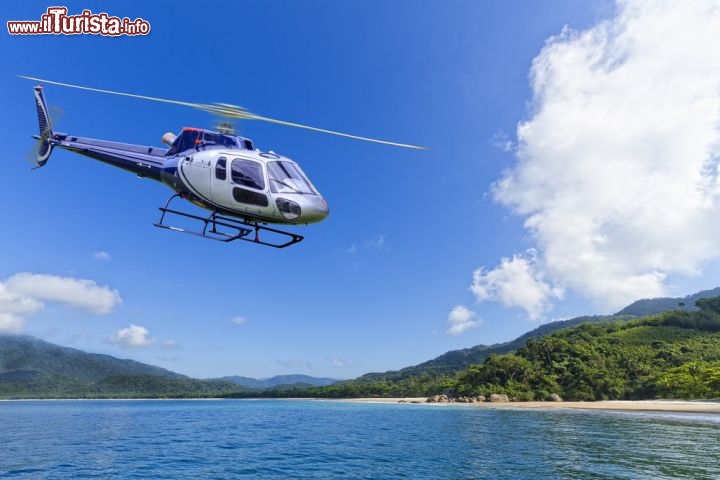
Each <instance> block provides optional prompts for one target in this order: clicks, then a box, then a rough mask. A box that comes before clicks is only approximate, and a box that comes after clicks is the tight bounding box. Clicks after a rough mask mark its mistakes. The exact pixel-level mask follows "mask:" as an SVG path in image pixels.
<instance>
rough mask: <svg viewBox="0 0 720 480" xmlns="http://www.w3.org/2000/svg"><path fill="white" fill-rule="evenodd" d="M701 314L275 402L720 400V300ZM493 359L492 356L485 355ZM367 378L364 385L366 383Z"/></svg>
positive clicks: (616, 326) (636, 323)
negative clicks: (442, 397)
mask: <svg viewBox="0 0 720 480" xmlns="http://www.w3.org/2000/svg"><path fill="white" fill-rule="evenodd" d="M697 305H698V307H699V309H695V310H693V311H685V310H672V311H668V312H664V313H661V314H659V315H654V316H647V317H642V318H631V317H623V318H620V317H604V318H602V319H594V321H591V322H587V321H586V322H581V323H580V324H578V325H575V326H568V322H566V323H564V324H563V326H564V327H566V328H563V329H561V330H556V331H553V332H550V333H548V334H546V335H538V336H537V337H535V336H533V335H526V336H525V340H526V341H525V342H524V343H523V344H522V345H521V346H520V347H519V348H518V349H517V351H516V352H515V353H505V354H497V353H495V354H491V355H489V356H487V357H486V358H485V360H484V361H483V362H481V363H480V364H478V365H472V366H470V367H468V368H466V369H464V370H462V371H459V372H456V373H455V374H453V375H414V376H408V377H406V378H403V379H395V380H387V379H385V380H375V381H369V380H364V381H359V380H360V379H358V380H354V381H348V382H339V383H336V384H334V385H330V386H328V387H322V388H310V389H306V390H304V391H297V390H296V391H292V392H290V391H279V390H278V391H275V392H267V391H266V392H264V394H265V395H271V394H272V395H275V396H315V397H332V398H338V397H371V396H377V397H404V396H409V397H415V396H429V395H435V394H440V393H445V394H449V395H451V396H453V395H454V396H460V397H477V396H480V395H485V396H486V397H487V396H488V395H491V394H494V393H496V394H505V395H507V396H508V397H510V398H515V399H517V400H546V399H547V398H549V397H550V396H552V395H553V394H555V395H559V396H560V397H562V398H563V399H565V400H603V399H609V400H617V399H653V398H690V399H692V398H702V399H711V398H720V297H713V298H709V299H700V300H698V301H697ZM485 352H487V350H485ZM362 378H365V377H361V379H362Z"/></svg>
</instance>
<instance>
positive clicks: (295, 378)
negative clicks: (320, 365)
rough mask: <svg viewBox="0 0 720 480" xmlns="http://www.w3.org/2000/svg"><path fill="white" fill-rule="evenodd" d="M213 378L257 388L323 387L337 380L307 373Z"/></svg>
mask: <svg viewBox="0 0 720 480" xmlns="http://www.w3.org/2000/svg"><path fill="white" fill-rule="evenodd" d="M213 380H221V381H225V382H231V383H234V384H236V385H242V386H243V387H248V388H255V389H258V390H262V389H266V388H276V387H281V388H283V387H298V388H305V387H325V386H327V385H332V384H333V383H336V382H337V381H338V380H337V379H334V378H318V377H311V376H309V375H300V374H297V375H276V376H274V377H270V378H264V379H257V378H250V377H240V376H237V375H234V376H230V377H220V378H215V379H213Z"/></svg>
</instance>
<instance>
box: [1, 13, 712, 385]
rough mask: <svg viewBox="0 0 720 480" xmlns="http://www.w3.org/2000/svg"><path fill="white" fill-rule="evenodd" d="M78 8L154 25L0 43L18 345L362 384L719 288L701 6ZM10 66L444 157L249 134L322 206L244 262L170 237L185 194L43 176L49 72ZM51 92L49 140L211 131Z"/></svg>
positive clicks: (5, 266) (8, 250) (136, 138)
mask: <svg viewBox="0 0 720 480" xmlns="http://www.w3.org/2000/svg"><path fill="white" fill-rule="evenodd" d="M64 5H65V6H67V8H68V11H69V13H70V14H79V13H80V12H81V11H82V10H83V9H90V10H91V11H92V12H93V13H100V12H107V13H108V14H109V15H116V16H119V17H125V16H127V17H129V18H131V19H135V18H138V17H142V18H143V19H145V20H146V21H148V22H149V23H150V24H151V28H152V30H151V33H150V34H149V35H148V36H138V37H120V38H107V37H101V36H94V35H76V36H60V35H57V36H54V35H46V36H37V37H29V36H11V35H9V34H3V35H2V46H3V50H4V51H5V52H6V58H5V61H4V62H3V63H2V66H0V82H2V87H3V88H2V93H1V95H2V104H3V107H4V108H3V111H4V112H6V113H5V114H4V115H2V116H1V117H0V126H1V127H2V130H3V131H4V132H7V136H6V155H5V156H4V157H5V158H4V162H5V167H4V169H3V174H2V175H0V189H1V191H2V192H3V198H4V200H5V201H4V202H2V203H0V221H1V222H2V225H3V235H2V237H3V241H2V244H1V245H2V248H1V249H0V327H3V326H4V327H3V328H4V329H5V330H7V331H10V330H12V331H17V332H23V333H28V334H31V335H35V336H38V337H40V338H43V339H46V340H48V341H51V342H54V343H58V344H62V345H67V346H72V347H75V348H80V349H83V350H86V351H92V352H100V353H108V354H112V355H115V356H119V357H124V358H132V359H136V360H139V361H143V362H147V363H151V364H156V365H160V366H163V367H166V368H169V369H171V370H174V371H177V372H180V373H185V374H188V375H191V376H196V377H211V376H220V375H230V374H238V375H247V376H255V377H262V376H271V375H274V374H286V373H305V374H310V375H316V376H331V377H336V378H351V377H355V376H358V375H360V374H363V373H366V372H370V371H384V370H388V369H397V368H402V367H405V366H409V365H413V364H416V363H419V362H422V361H425V360H428V359H430V358H433V357H435V356H437V355H439V354H442V353H444V352H446V351H448V350H452V349H457V348H466V347H471V346H474V345H478V344H490V343H495V342H502V341H507V340H510V339H513V338H515V337H517V336H518V335H520V334H522V333H524V332H525V331H527V330H530V329H532V328H535V327H536V326H537V325H538V324H540V323H542V322H547V321H551V320H554V319H560V318H568V317H572V316H576V315H580V314H593V313H607V312H612V311H615V310H617V309H619V308H620V307H621V306H623V305H624V304H625V303H628V302H629V301H631V300H632V299H635V298H641V297H647V296H658V295H684V294H687V293H690V292H693V291H696V290H700V289H705V288H712V287H715V286H717V285H718V284H720V282H719V281H718V278H719V274H720V269H718V263H717V258H718V256H720V252H718V249H717V247H716V246H715V244H717V243H718V242H717V239H718V233H719V232H718V230H717V227H715V226H714V222H713V221H712V220H714V219H715V218H716V216H715V214H716V213H718V185H717V164H716V162H715V159H716V158H717V155H716V151H717V144H718V142H717V140H718V132H717V125H718V121H717V120H718V118H717V110H718V109H717V108H716V105H717V104H718V103H717V98H716V96H717V92H716V91H720V89H717V86H718V85H720V82H718V75H717V71H718V69H717V68H716V67H717V65H715V64H714V63H713V62H715V61H716V60H715V59H714V58H713V57H715V56H716V55H712V54H711V53H709V52H712V50H710V49H709V48H710V46H712V45H717V42H715V40H716V39H715V38H714V35H716V34H715V33H713V32H715V31H718V30H720V29H718V28H715V27H716V26H717V14H716V12H715V13H713V14H709V13H708V11H706V6H705V5H704V4H703V2H698V4H697V5H693V7H692V8H687V9H686V10H685V11H683V12H676V11H672V9H671V7H668V6H655V7H652V8H651V7H641V6H638V5H636V4H635V2H623V3H622V4H621V5H620V6H619V7H618V6H616V5H614V4H613V3H612V2H608V1H599V2H590V1H588V2H576V1H559V0H558V1H550V2H530V1H528V2H500V1H497V2H475V1H450V2H434V1H393V2H382V1H370V2H367V1H365V2H355V1H348V2H331V1H312V2H290V1H273V2H265V1H252V2H212V1H210V2H206V3H204V4H197V3H196V2H195V3H191V2H95V1H91V0H87V1H83V2H75V1H73V2H68V3H65V4H64ZM48 6H50V4H44V3H40V2H23V3H20V2H14V3H12V4H8V5H6V6H5V9H4V15H5V16H6V21H7V20H38V19H39V18H40V16H41V15H42V14H43V13H44V12H45V9H46V8H47V7H48ZM673 8H674V7H673ZM654 25H661V26H663V28H665V32H670V33H679V34H681V35H677V36H676V37H673V36H672V35H669V34H663V32H662V31H658V28H659V27H655V26H654ZM638 32H639V33H638ZM690 33H692V35H691V34H690ZM668 37H673V38H675V40H672V41H670V40H668ZM678 39H680V40H678ZM666 43H669V45H666ZM688 51H691V52H695V53H693V54H689V55H688V54H686V52H688ZM663 52H664V53H663ZM666 57H667V59H666V60H665V58H666ZM672 62H675V63H674V64H673V63H672ZM678 64H681V65H678ZM673 65H676V66H675V67H673ZM16 74H23V75H30V76H37V77H41V78H47V79H51V80H56V81H60V82H67V83H75V84H81V85H87V86H91V87H96V88H103V89H111V90H119V91H125V92H131V93H139V94H144V95H149V96H156V97H164V98H170V99H177V100H183V101H189V102H200V103H211V102H227V103H233V104H238V105H242V106H244V107H247V108H248V109H250V110H251V111H253V112H255V113H258V114H260V115H265V116H269V117H275V118H280V119H284V120H289V121H293V122H298V123H304V124H309V125H313V126H318V127H322V128H328V129H334V130H340V131H344V132H349V133H353V134H357V135H363V136H368V137H375V138H382V139H387V140H393V141H399V142H404V143H412V144H419V145H424V146H427V147H429V150H427V151H414V150H406V149H399V148H393V147H388V146H382V145H377V144H371V143H364V142H359V141H355V140H350V139H344V138H339V137H332V136H327V135H321V134H316V133H312V132H307V131H302V130H294V129H289V128H285V127H281V126H276V125H269V124H259V123H244V124H241V125H240V129H241V133H242V134H244V135H245V136H247V137H249V138H252V139H253V140H254V141H255V143H256V145H257V146H259V147H260V148H262V149H265V150H270V149H272V150H275V151H277V152H279V153H282V154H284V155H286V156H288V157H291V158H293V159H294V160H296V161H298V162H299V163H300V164H301V165H302V167H303V169H304V170H305V172H306V173H307V174H308V175H309V177H310V178H311V180H312V181H313V183H314V184H315V185H316V186H317V187H318V189H319V190H320V191H321V192H322V193H323V195H324V197H325V198H326V199H327V201H328V203H329V205H330V209H331V214H330V216H329V217H328V219H326V220H325V221H324V222H322V223H320V224H316V225H312V226H309V227H298V228H297V229H296V230H297V231H298V233H300V234H302V235H304V236H305V240H304V241H303V242H301V243H300V244H298V245H295V246H293V247H291V248H288V249H285V250H281V251H277V250H275V249H268V248H262V247H257V246H254V245H248V244H242V245H238V244H235V245H233V244H229V245H225V244H220V243H219V242H212V241H206V240H203V239H198V238H195V237H192V236H187V235H181V234H177V233H173V232H169V231H163V230H159V229H156V228H154V227H153V226H152V223H153V222H155V221H156V220H157V215H158V211H157V207H158V206H160V205H161V204H163V203H164V202H165V201H166V199H167V198H168V197H169V196H170V195H171V193H172V192H171V191H170V190H169V189H168V188H167V187H165V186H163V185H161V184H159V183H154V182H151V181H149V180H141V179H138V178H135V177H134V176H133V175H130V174H128V173H125V172H123V171H120V170H116V169H113V168H111V167H109V166H106V165H104V164H100V163H97V162H93V161H92V160H90V159H86V158H84V157H81V156H78V155H73V154H71V153H69V152H65V151H56V152H55V153H53V156H52V158H51V159H50V162H49V163H48V165H47V167H46V168H43V169H41V170H38V171H33V172H31V171H30V170H29V167H30V165H29V163H28V162H27V161H25V160H24V157H25V156H26V153H27V152H28V151H29V150H30V149H31V146H32V141H31V140H30V138H29V137H30V135H32V134H34V133H36V129H37V124H36V118H35V109H34V106H33V101H32V89H31V87H32V83H31V82H29V81H27V80H23V79H19V78H17V77H15V75H16ZM46 96H47V98H48V102H49V103H50V104H51V105H54V106H57V107H58V108H60V109H61V110H62V115H61V116H60V117H59V119H58V121H57V124H58V125H57V126H56V130H59V131H66V132H70V133H72V134H76V135H82V136H88V137H94V138H104V139H112V140H117V141H123V142H128V143H137V144H147V145H160V143H161V142H160V137H161V136H162V134H163V133H165V132H167V131H173V132H177V131H179V130H180V128H181V127H183V126H198V127H211V126H212V124H213V122H214V120H213V118H212V117H211V116H210V115H208V114H206V113H203V112H200V111H193V110H190V109H185V108H183V107H178V106H172V105H164V104H154V103H149V102H145V101H142V100H133V99H126V98H120V97H113V96H106V95H101V94H96V93H90V92H82V91H77V90H72V89H66V88H62V87H57V86H52V85H49V86H47V87H46Z"/></svg>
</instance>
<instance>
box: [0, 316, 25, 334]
mask: <svg viewBox="0 0 720 480" xmlns="http://www.w3.org/2000/svg"><path fill="white" fill-rule="evenodd" d="M23 326H25V319H24V318H22V317H18V316H17V315H13V314H11V313H3V312H0V333H3V332H4V333H17V332H19V331H21V330H22V329H23Z"/></svg>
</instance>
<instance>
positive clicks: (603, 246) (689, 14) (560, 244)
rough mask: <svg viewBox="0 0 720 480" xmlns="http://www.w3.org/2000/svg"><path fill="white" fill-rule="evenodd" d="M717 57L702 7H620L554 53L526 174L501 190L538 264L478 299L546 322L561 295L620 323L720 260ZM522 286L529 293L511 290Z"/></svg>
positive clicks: (483, 277)
mask: <svg viewBox="0 0 720 480" xmlns="http://www.w3.org/2000/svg"><path fill="white" fill-rule="evenodd" d="M718 45H720V6H719V5H718V4H717V2H716V1H702V0H698V1H693V2H689V1H687V2H649V1H640V0H638V1H636V0H624V1H619V2H618V13H617V16H615V17H614V18H612V19H610V20H606V21H603V22H601V23H599V24H598V25H596V26H595V27H593V28H591V29H589V30H587V31H583V32H576V31H572V30H570V29H565V30H564V31H563V32H562V33H561V34H560V35H558V36H557V37H554V38H551V39H550V40H549V41H548V42H547V43H546V45H545V47H544V48H543V50H542V52H541V53H540V54H539V55H538V57H537V58H535V60H534V61H533V65H532V69H531V83H532V88H533V93H534V96H533V114H532V116H531V118H530V119H529V120H528V121H527V122H524V123H522V124H520V125H519V126H518V130H517V136H518V146H517V153H516V164H515V166H514V167H513V168H512V169H511V170H509V171H507V172H505V174H504V176H503V178H502V179H501V180H499V181H498V182H497V183H496V184H495V185H494V187H493V196H494V198H495V199H496V200H497V201H498V202H500V203H502V204H504V205H506V206H507V207H509V208H511V209H512V210H513V211H514V212H515V213H516V214H517V215H520V216H522V217H524V218H525V227H526V229H527V230H528V231H529V232H531V234H532V237H533V239H534V241H535V244H536V248H537V250H538V252H539V254H538V261H537V262H535V264H534V265H528V264H527V262H526V261H524V260H523V257H518V256H515V257H513V259H512V260H508V259H503V261H502V264H501V266H500V267H498V269H495V270H492V271H489V272H486V271H485V270H484V269H479V270H478V271H476V272H475V281H474V282H473V291H474V292H475V293H476V295H478V298H479V299H481V300H483V299H499V300H501V301H503V302H504V303H506V304H515V305H518V306H522V307H523V308H526V310H528V313H529V314H530V315H531V316H533V315H534V316H535V317H536V318H537V316H538V315H539V314H540V313H541V312H542V311H544V310H546V309H547V308H548V303H547V302H548V301H550V300H551V299H552V298H553V297H554V295H553V291H554V289H553V288H552V287H550V285H549V283H552V284H556V285H562V286H564V287H566V288H567V289H569V290H572V291H574V292H576V293H578V294H580V295H581V296H584V297H586V298H590V299H592V300H594V301H595V302H596V303H597V304H598V305H602V306H603V307H604V308H605V309H607V310H612V309H614V308H617V307H620V306H622V305H623V304H626V303H627V302H629V301H632V300H634V299H637V298H642V297H654V296H659V295H663V294H665V290H666V279H667V278H668V277H669V276H671V275H681V276H687V275H697V274H699V273H701V271H702V269H703V267H704V266H706V265H707V264H709V263H710V262H712V261H713V260H716V259H718V258H719V257H720V222H718V221H717V219H718V217H720V181H719V173H720V171H719V170H718V161H719V160H720V148H719V147H720V55H718V54H717V48H718ZM512 275H515V276H518V277H519V279H517V280H511V278H510V277H511V276H512ZM543 278H546V279H549V280H547V281H545V280H543ZM516 281H517V282H519V283H521V284H526V285H528V286H529V290H528V291H527V292H518V293H514V294H510V292H509V289H505V288H503V287H502V285H504V284H506V283H507V284H508V285H510V284H513V283H515V282H516ZM493 286H495V287H493ZM503 292H506V294H504V293H503Z"/></svg>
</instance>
